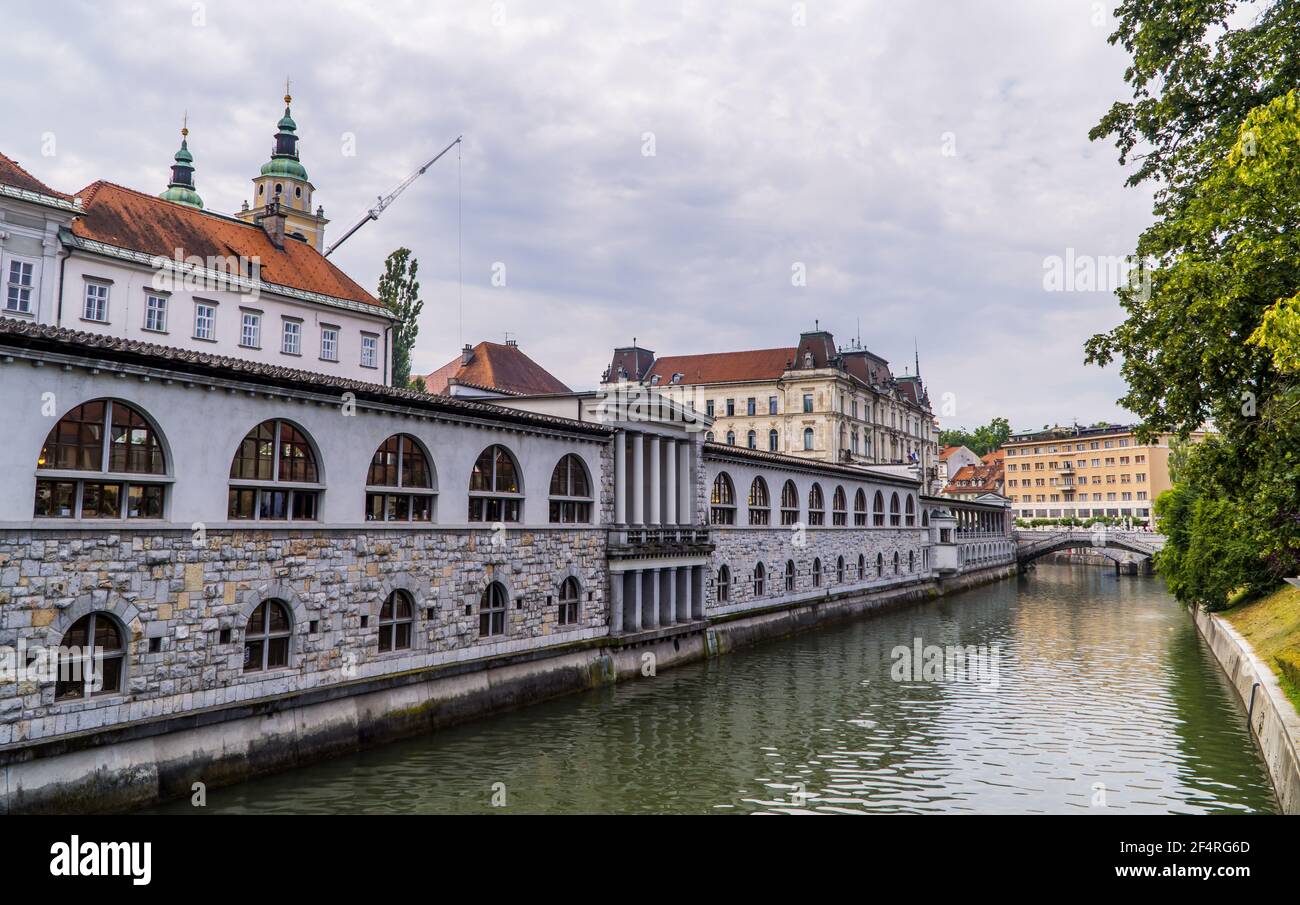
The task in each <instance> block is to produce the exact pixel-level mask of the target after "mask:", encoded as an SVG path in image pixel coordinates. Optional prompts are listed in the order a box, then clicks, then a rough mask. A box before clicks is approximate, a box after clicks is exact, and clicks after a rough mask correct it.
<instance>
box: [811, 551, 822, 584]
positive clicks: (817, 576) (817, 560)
mask: <svg viewBox="0 0 1300 905" xmlns="http://www.w3.org/2000/svg"><path fill="white" fill-rule="evenodd" d="M812 579H813V587H814V588H820V587H821V586H822V561H821V557H814V558H813V570H812Z"/></svg>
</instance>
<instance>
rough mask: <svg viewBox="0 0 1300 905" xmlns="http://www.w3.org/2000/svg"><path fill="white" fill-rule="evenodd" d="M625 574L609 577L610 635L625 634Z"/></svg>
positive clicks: (612, 574)
mask: <svg viewBox="0 0 1300 905" xmlns="http://www.w3.org/2000/svg"><path fill="white" fill-rule="evenodd" d="M623 629H624V624H623V573H622V572H611V573H610V575H609V633H610V634H611V635H621V634H623Z"/></svg>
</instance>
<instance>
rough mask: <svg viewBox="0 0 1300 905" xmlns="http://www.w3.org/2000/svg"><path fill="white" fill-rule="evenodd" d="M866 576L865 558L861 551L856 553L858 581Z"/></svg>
mask: <svg viewBox="0 0 1300 905" xmlns="http://www.w3.org/2000/svg"><path fill="white" fill-rule="evenodd" d="M866 577H867V558H866V557H865V556H863V555H862V554H861V553H859V554H858V581H862V580H863V579H865V578H866Z"/></svg>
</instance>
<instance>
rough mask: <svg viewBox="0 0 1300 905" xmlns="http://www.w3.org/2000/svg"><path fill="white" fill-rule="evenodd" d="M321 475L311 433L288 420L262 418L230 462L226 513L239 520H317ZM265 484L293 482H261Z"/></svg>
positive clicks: (241, 443)
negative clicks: (266, 485)
mask: <svg viewBox="0 0 1300 905" xmlns="http://www.w3.org/2000/svg"><path fill="white" fill-rule="evenodd" d="M319 480H320V474H319V470H318V469H317V467H316V454H315V453H314V452H313V451H312V447H311V444H310V443H309V442H308V441H307V437H306V436H305V435H304V434H303V433H302V432H301V431H299V430H298V429H297V428H296V427H294V426H293V425H292V424H289V423H288V422H287V421H281V420H279V419H278V418H273V419H271V420H269V421H263V422H262V423H261V424H259V425H258V426H257V427H255V428H253V429H252V430H251V431H249V432H248V434H247V435H246V436H245V437H244V439H243V440H242V441H241V442H240V444H239V448H238V449H237V450H235V458H234V461H232V462H231V463H230V494H229V506H228V509H227V515H228V517H229V518H231V519H236V520H244V519H253V520H258V521H313V520H315V519H316V518H318V517H319V511H320V494H321V489H320V486H319ZM266 483H275V484H283V485H292V486H283V487H265V486H261V485H262V484H266ZM313 485H315V486H313Z"/></svg>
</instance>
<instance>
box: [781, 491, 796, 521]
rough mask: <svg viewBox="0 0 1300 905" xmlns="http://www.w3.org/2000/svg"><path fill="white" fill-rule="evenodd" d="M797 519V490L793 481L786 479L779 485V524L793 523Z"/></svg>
mask: <svg viewBox="0 0 1300 905" xmlns="http://www.w3.org/2000/svg"><path fill="white" fill-rule="evenodd" d="M798 521H799V491H798V489H797V488H796V487H795V486H794V481H786V482H785V484H784V485H783V486H782V487H781V524H782V525H794V524H797V523H798Z"/></svg>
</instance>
